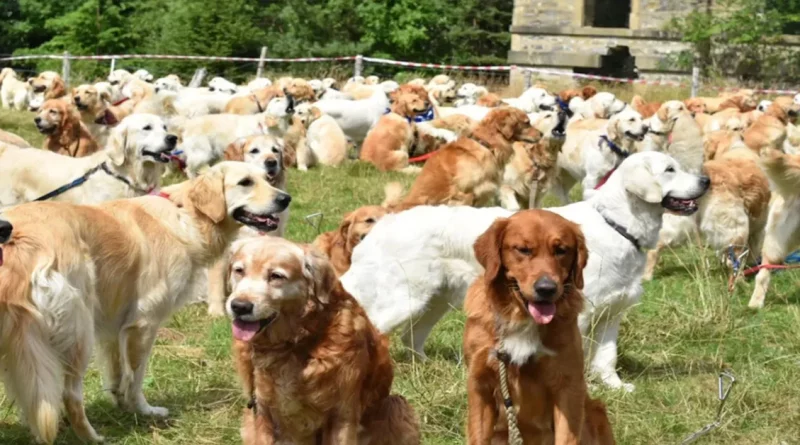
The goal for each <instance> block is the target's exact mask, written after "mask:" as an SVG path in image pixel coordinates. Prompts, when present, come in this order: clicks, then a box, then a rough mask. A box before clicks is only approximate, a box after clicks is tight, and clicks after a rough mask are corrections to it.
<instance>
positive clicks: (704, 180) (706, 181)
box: [700, 176, 711, 189]
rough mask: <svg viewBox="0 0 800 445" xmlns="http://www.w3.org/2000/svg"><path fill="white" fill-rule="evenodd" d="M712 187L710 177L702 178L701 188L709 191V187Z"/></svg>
mask: <svg viewBox="0 0 800 445" xmlns="http://www.w3.org/2000/svg"><path fill="white" fill-rule="evenodd" d="M710 185H711V178H709V177H708V176H701V177H700V186H701V187H703V188H704V189H707V188H708V186H710Z"/></svg>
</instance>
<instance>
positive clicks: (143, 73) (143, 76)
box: [133, 70, 153, 82]
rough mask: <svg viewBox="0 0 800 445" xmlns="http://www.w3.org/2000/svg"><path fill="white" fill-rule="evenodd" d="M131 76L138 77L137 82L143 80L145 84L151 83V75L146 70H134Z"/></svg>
mask: <svg viewBox="0 0 800 445" xmlns="http://www.w3.org/2000/svg"><path fill="white" fill-rule="evenodd" d="M133 76H134V77H138V78H139V80H143V81H145V82H152V81H153V75H152V74H150V72H149V71H147V70H136V71H134V72H133Z"/></svg>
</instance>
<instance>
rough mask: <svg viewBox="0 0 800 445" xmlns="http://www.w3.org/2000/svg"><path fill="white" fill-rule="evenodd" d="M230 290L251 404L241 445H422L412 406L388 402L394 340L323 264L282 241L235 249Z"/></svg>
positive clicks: (238, 361)
mask: <svg viewBox="0 0 800 445" xmlns="http://www.w3.org/2000/svg"><path fill="white" fill-rule="evenodd" d="M231 287H232V289H233V293H232V294H231V296H230V299H229V300H228V303H227V310H228V314H229V315H230V316H231V318H233V332H234V350H235V357H236V365H237V370H238V372H239V376H240V379H241V381H242V386H243V389H244V393H245V395H246V396H247V397H251V398H252V400H253V401H254V402H255V405H254V407H253V408H252V409H250V408H245V410H244V420H243V426H242V440H243V443H244V444H245V445H257V444H258V445H261V444H264V445H266V444H276V445H278V444H306V443H331V444H332V443H340V444H353V445H355V444H359V445H377V444H386V445H418V444H419V443H420V436H419V425H418V421H417V419H416V416H415V414H414V411H413V410H412V409H411V406H410V405H409V404H408V402H406V400H405V399H404V398H403V397H401V396H397V395H391V394H390V392H391V387H392V380H393V377H394V375H393V370H392V360H391V358H390V357H389V341H388V338H386V337H384V336H382V335H381V334H380V333H379V332H378V331H377V330H376V329H375V327H374V326H373V325H372V323H370V321H369V319H368V318H367V315H366V314H365V313H364V310H363V309H362V308H361V307H360V306H359V305H358V303H357V302H356V301H355V300H354V299H353V297H352V296H350V295H349V294H348V293H347V292H345V290H344V289H343V288H342V286H341V284H340V283H339V281H338V280H337V279H336V275H335V273H334V270H333V267H331V265H330V263H329V262H328V261H327V259H325V257H324V256H322V255H320V254H319V253H317V252H316V251H315V250H313V248H312V247H311V246H300V245H297V244H294V243H291V242H289V241H285V240H283V239H279V238H268V237H262V238H259V239H254V240H248V241H246V242H243V243H237V244H236V245H235V246H234V248H233V255H232V258H231ZM270 319H271V320H272V321H271V322H270V321H267V320H270Z"/></svg>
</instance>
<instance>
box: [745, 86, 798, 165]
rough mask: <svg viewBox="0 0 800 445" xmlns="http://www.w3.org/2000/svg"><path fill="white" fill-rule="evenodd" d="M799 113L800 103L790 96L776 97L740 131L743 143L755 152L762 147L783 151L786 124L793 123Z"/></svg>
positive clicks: (759, 150)
mask: <svg viewBox="0 0 800 445" xmlns="http://www.w3.org/2000/svg"><path fill="white" fill-rule="evenodd" d="M798 113H800V104H796V103H794V101H793V100H792V98H790V97H785V96H783V97H777V98H775V100H774V101H773V102H772V105H770V107H769V108H767V111H765V112H764V114H763V115H762V116H760V117H759V118H758V119H756V121H755V122H753V124H752V125H750V127H748V128H746V129H745V130H744V132H743V133H742V138H743V139H744V143H745V144H746V145H747V146H748V147H749V148H750V149H751V150H753V151H755V152H756V153H761V152H762V150H763V149H765V148H769V149H772V150H778V151H783V145H784V142H785V141H786V137H787V125H788V124H789V123H793V122H794V121H795V119H796V118H797V116H798Z"/></svg>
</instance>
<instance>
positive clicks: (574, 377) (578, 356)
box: [464, 210, 614, 445]
mask: <svg viewBox="0 0 800 445" xmlns="http://www.w3.org/2000/svg"><path fill="white" fill-rule="evenodd" d="M475 257H476V259H477V260H478V262H479V263H480V264H481V265H482V266H483V267H484V269H485V272H484V274H483V276H479V277H478V278H477V279H476V280H475V282H474V284H473V285H472V286H471V287H470V288H469V290H468V291H467V297H466V302H465V304H464V310H465V312H466V313H467V322H466V326H465V330H464V357H465V359H466V362H467V368H468V370H469V376H468V379H467V382H468V383H467V404H468V419H467V443H468V444H469V445H484V444H498V445H499V444H508V443H510V440H509V430H508V428H509V423H510V421H509V420H508V418H507V411H508V410H509V408H510V407H511V406H513V407H514V408H515V410H516V412H517V416H516V427H517V428H518V431H519V433H520V436H521V438H522V443H525V444H553V443H555V444H576V445H577V444H581V445H601V444H602V445H611V444H613V443H614V436H613V433H612V431H611V425H610V424H609V422H608V417H607V415H606V410H605V406H604V405H603V403H602V402H600V401H597V400H592V399H591V398H590V397H589V395H588V393H587V390H586V381H585V380H584V375H583V348H582V347H581V333H580V330H579V329H578V314H580V312H581V309H582V307H583V295H582V294H581V289H582V288H583V276H582V274H583V269H584V267H585V266H586V262H587V258H588V250H587V248H586V244H585V241H584V238H583V234H582V233H581V230H580V228H579V227H578V226H577V225H576V224H574V223H572V222H570V221H568V220H566V219H565V218H563V217H561V216H558V215H556V214H553V213H550V212H547V211H543V210H527V211H523V212H519V213H517V214H515V215H513V216H511V217H510V218H508V219H506V218H500V219H498V220H496V221H495V222H494V224H492V225H491V227H489V229H488V230H487V231H486V232H485V233H484V234H483V235H481V236H480V237H479V238H478V240H477V241H476V242H475ZM500 368H502V369H503V370H505V372H501V371H500ZM502 378H505V379H506V380H507V381H506V382H500V380H499V379H502ZM503 384H507V385H508V395H506V394H503V392H502V391H501V390H500V388H501V385H503Z"/></svg>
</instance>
